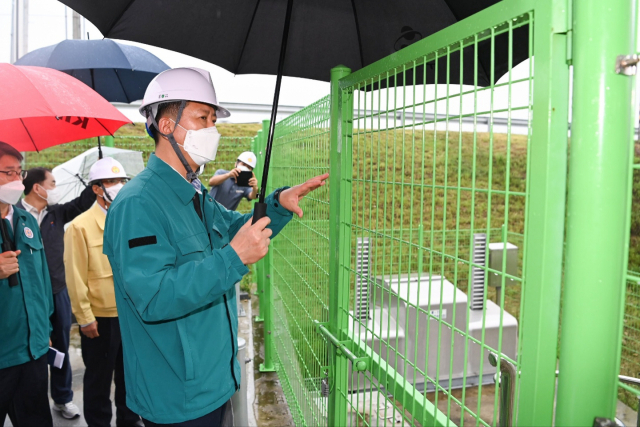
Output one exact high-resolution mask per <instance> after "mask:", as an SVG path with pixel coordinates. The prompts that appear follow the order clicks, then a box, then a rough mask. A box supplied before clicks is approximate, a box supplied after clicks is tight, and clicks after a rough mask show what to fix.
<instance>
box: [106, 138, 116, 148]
mask: <svg viewBox="0 0 640 427" xmlns="http://www.w3.org/2000/svg"><path fill="white" fill-rule="evenodd" d="M104 146H105V147H115V145H114V141H113V137H112V136H111V135H107V136H105V137H104Z"/></svg>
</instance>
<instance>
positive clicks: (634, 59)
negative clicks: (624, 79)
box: [616, 53, 640, 76]
mask: <svg viewBox="0 0 640 427" xmlns="http://www.w3.org/2000/svg"><path fill="white" fill-rule="evenodd" d="M638 62H640V56H638V55H637V54H635V53H634V54H633V55H618V57H617V58H616V74H624V75H625V76H635V75H636V73H637V72H638Z"/></svg>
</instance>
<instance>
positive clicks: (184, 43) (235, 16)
mask: <svg viewBox="0 0 640 427" xmlns="http://www.w3.org/2000/svg"><path fill="white" fill-rule="evenodd" d="M61 1H62V3H64V4H66V5H68V6H70V7H71V8H73V9H74V10H76V11H77V12H78V13H80V14H81V15H83V16H84V17H85V18H87V19H89V20H90V21H91V22H92V23H94V24H95V25H96V26H97V27H98V29H99V30H100V31H101V32H102V34H103V35H104V36H105V37H110V38H115V39H125V40H133V41H138V42H142V43H146V44H149V45H153V46H158V47H162V48H165V49H170V50H174V51H176V52H180V53H184V54H187V55H191V56H194V57H196V58H199V59H202V60H205V61H208V62H211V63H213V64H215V65H218V66H220V67H222V68H225V69H226V70H228V71H230V72H232V73H235V74H276V73H277V71H278V58H279V53H280V46H281V41H282V40H281V39H282V28H283V26H284V20H285V14H286V7H287V2H286V1H284V0H280V1H277V0H219V1H207V2H202V1H197V0H181V1H179V2H164V1H161V0H93V1H90V2H88V1H86V0H61ZM497 2H498V1H497V0H403V1H389V0H349V1H347V0H324V1H322V2H318V1H317V0H295V1H294V3H293V11H292V18H291V28H290V31H289V41H288V46H287V53H286V59H285V63H284V75H286V76H291V77H303V78H310V79H316V80H324V81H328V80H329V76H330V73H329V70H330V69H331V68H332V67H334V66H336V65H338V64H342V65H346V66H347V67H349V68H351V69H352V70H354V71H355V70H358V69H360V68H362V67H364V66H366V65H369V64H371V63H373V62H376V61H377V60H379V59H382V58H384V57H385V56H388V55H390V54H392V53H394V52H396V51H398V50H399V49H402V48H403V47H406V46H407V45H409V44H411V43H413V42H415V41H417V40H420V39H422V38H425V37H427V36H429V35H431V34H434V33H436V32H437V31H439V30H442V29H443V28H446V27H447V26H449V25H451V24H454V23H456V22H458V21H460V20H462V19H464V18H466V17H468V16H471V15H473V14H474V13H476V12H478V11H480V10H482V9H484V8H486V7H488V6H491V5H493V4H495V3H497ZM513 46H514V51H513V59H512V61H513V65H516V64H518V63H519V62H521V61H522V60H524V59H526V58H528V30H527V29H526V28H519V29H516V30H515V31H514V38H513ZM467 50H469V49H467ZM495 52H496V54H495V59H494V61H495V62H494V64H493V66H494V78H493V80H494V81H495V80H497V79H498V78H499V77H500V76H502V75H503V74H504V73H505V72H507V71H508V70H507V59H508V54H509V53H508V48H507V38H506V35H503V36H499V37H497V38H496V51H495ZM466 55H469V56H470V59H469V60H467V58H466ZM472 55H473V52H468V53H467V52H465V58H464V59H465V64H469V67H465V70H463V71H464V77H463V81H464V83H466V84H474V77H475V76H474V72H473V67H472V66H473V60H472V58H473V56H472ZM478 59H479V63H480V67H479V68H480V69H479V73H478V76H477V83H478V84H479V85H482V86H486V85H489V84H490V83H491V81H490V80H491V79H490V71H489V70H490V69H491V66H492V64H491V53H490V45H489V43H485V44H481V45H480V46H479V51H478ZM457 64H459V58H457V57H455V55H454V56H453V57H452V58H451V62H450V69H451V73H450V79H449V82H450V83H458V82H459V68H458V67H459V65H457ZM467 68H468V69H467ZM443 69H445V68H441V70H443ZM417 75H418V76H420V78H419V79H420V81H416V82H415V83H422V81H421V80H422V72H419V73H418V74H417ZM409 80H410V79H409V78H408V79H407V82H406V83H412V81H409ZM417 80H418V79H417ZM438 80H439V83H444V82H446V76H445V73H444V72H442V71H441V72H440V73H439V79H438ZM394 83H395V84H398V83H401V79H399V80H396V81H394V82H392V84H394ZM426 83H434V81H433V73H429V72H427V81H426Z"/></svg>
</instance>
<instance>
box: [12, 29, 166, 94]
mask: <svg viewBox="0 0 640 427" xmlns="http://www.w3.org/2000/svg"><path fill="white" fill-rule="evenodd" d="M15 65H33V66H38V67H47V68H53V69H56V70H59V71H63V72H65V73H67V74H70V75H71V76H73V77H75V78H77V79H78V80H80V81H82V82H83V83H85V84H86V85H88V86H90V87H91V88H92V89H93V90H95V91H96V92H98V93H99V94H100V95H102V97H103V98H105V99H106V100H107V101H109V102H126V103H130V102H133V101H136V100H138V99H142V98H143V97H144V91H145V90H146V89H147V86H148V85H149V82H150V81H151V80H152V79H153V78H154V77H155V76H156V75H158V73H161V72H163V71H164V70H168V69H169V66H168V65H167V64H165V63H164V62H162V61H161V60H160V59H159V58H158V57H156V56H155V55H153V54H151V53H150V52H147V51H146V50H144V49H141V48H139V47H135V46H129V45H125V44H120V43H116V42H114V41H113V40H109V39H104V40H65V41H62V42H60V43H58V44H54V45H53V46H47V47H43V48H41V49H37V50H34V51H33V52H29V53H28V54H26V55H25V56H23V57H22V58H20V59H19V60H18V61H17V62H16V63H15Z"/></svg>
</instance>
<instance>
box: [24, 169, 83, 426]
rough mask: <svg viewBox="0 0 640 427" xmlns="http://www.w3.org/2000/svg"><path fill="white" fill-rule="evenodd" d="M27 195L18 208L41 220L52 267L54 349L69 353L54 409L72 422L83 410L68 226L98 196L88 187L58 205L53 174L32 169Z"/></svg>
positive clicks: (55, 387)
mask: <svg viewBox="0 0 640 427" xmlns="http://www.w3.org/2000/svg"><path fill="white" fill-rule="evenodd" d="M24 194H25V197H24V199H23V200H21V201H20V202H18V203H17V205H16V206H17V207H19V208H21V209H24V210H26V211H27V212H29V213H30V214H31V215H33V216H34V217H35V219H36V220H37V221H38V224H39V225H40V231H41V233H42V241H43V243H44V251H45V256H46V258H47V264H48V265H49V275H50V276H51V287H52V288H53V289H52V290H53V303H54V312H53V315H52V316H51V324H52V325H53V332H52V333H51V343H52V347H53V348H55V349H57V350H59V351H61V352H63V353H64V354H65V357H64V363H63V366H62V369H55V368H54V369H51V398H52V399H53V401H54V409H55V410H57V411H59V412H60V414H61V415H62V416H63V417H65V418H69V419H71V418H75V417H77V416H79V415H80V410H79V409H78V407H77V406H76V405H75V404H74V403H73V390H72V389H71V376H72V374H71V364H70V363H69V333H70V331H71V302H70V301H69V293H68V292H67V284H66V281H65V277H64V262H63V251H64V225H65V224H66V223H68V222H70V221H71V220H73V219H74V218H75V217H77V216H78V215H80V214H81V213H83V212H84V211H86V210H87V209H89V208H90V207H91V206H92V205H93V203H94V202H95V200H96V195H95V194H94V192H93V190H92V189H91V187H87V188H86V189H85V190H84V191H83V192H82V193H81V194H80V196H79V197H77V198H76V199H74V200H72V201H70V202H67V203H62V204H58V201H59V200H60V198H61V194H60V193H59V189H57V188H56V181H55V178H54V176H53V174H52V173H51V171H50V170H49V169H46V168H32V169H30V170H29V171H28V172H27V177H26V178H25V180H24Z"/></svg>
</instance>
